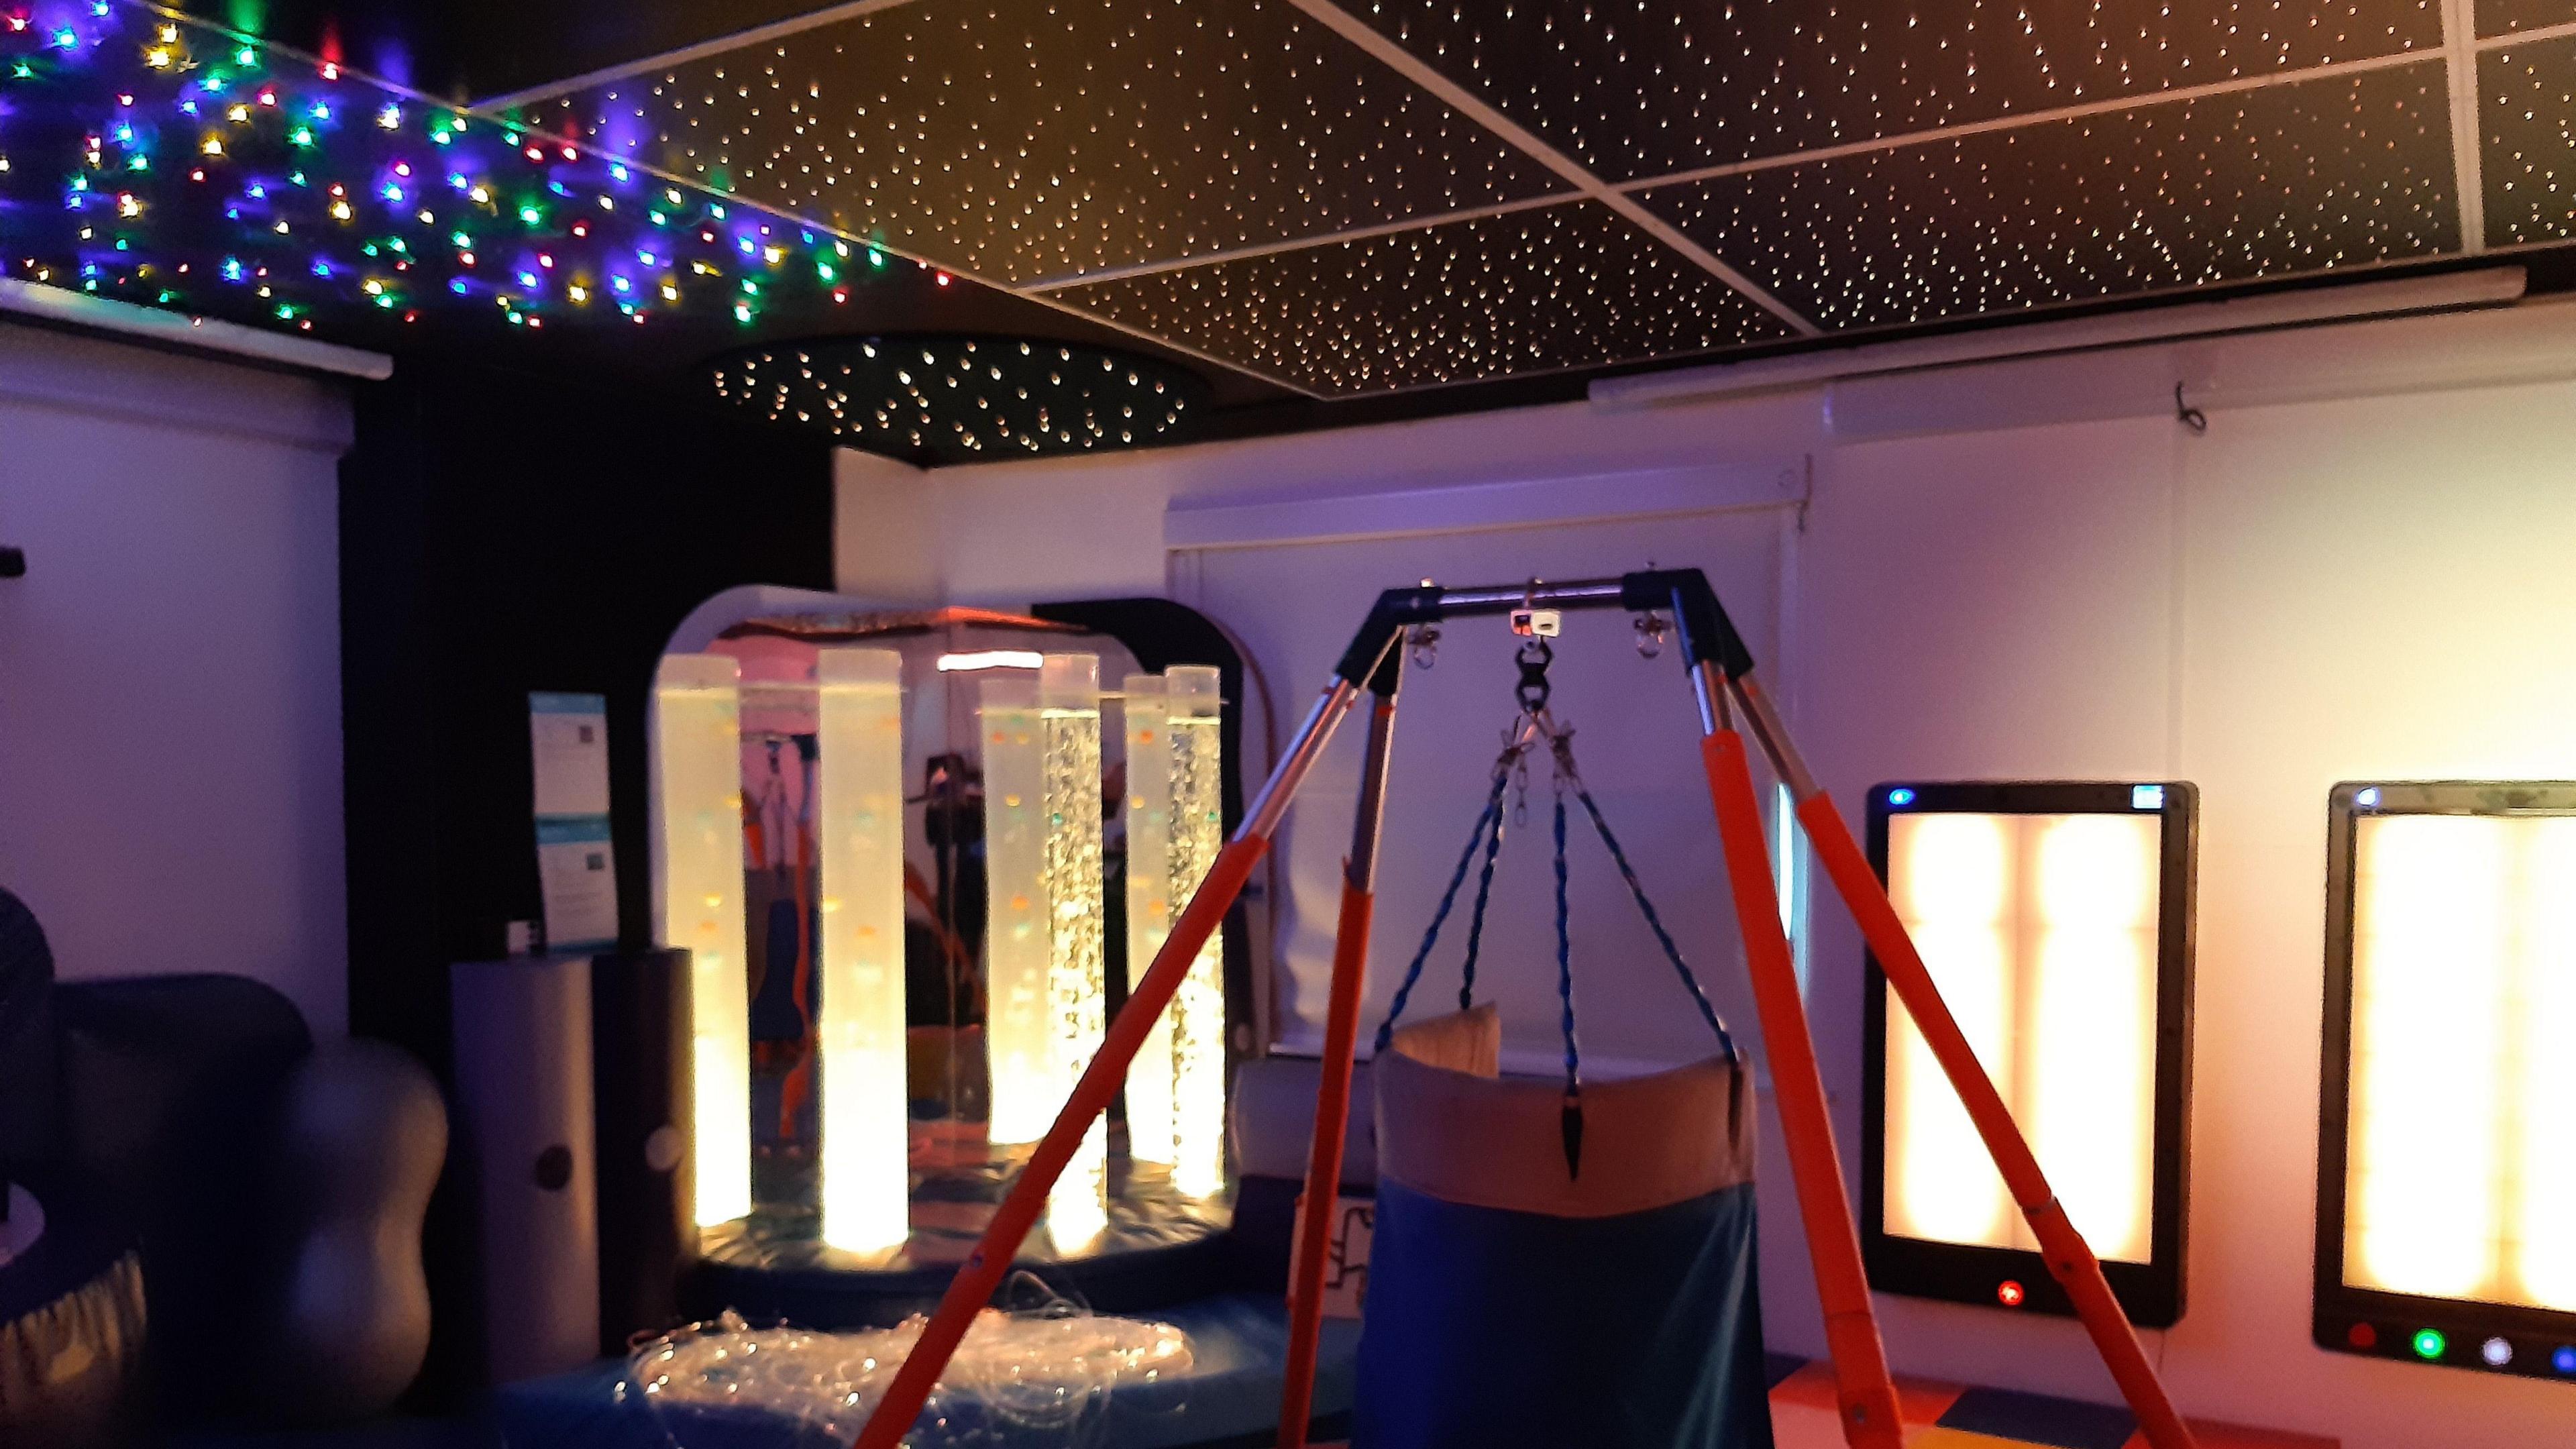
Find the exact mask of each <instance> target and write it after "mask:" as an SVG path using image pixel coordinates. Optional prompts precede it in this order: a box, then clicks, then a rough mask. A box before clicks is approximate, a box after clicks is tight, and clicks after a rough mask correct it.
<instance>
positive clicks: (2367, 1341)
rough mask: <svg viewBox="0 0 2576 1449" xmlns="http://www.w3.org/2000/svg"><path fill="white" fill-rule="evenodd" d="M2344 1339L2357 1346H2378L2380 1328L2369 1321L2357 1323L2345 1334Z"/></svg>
mask: <svg viewBox="0 0 2576 1449" xmlns="http://www.w3.org/2000/svg"><path fill="white" fill-rule="evenodd" d="M2344 1340H2345V1341H2346V1342H2348V1343H2350V1344H2351V1345H2352V1346H2353V1347H2355V1348H2376V1347H2378V1346H2379V1330H2378V1329H2376V1328H2373V1327H2371V1326H2370V1325H2369V1324H2367V1323H2356V1324H2354V1325H2353V1326H2352V1328H2351V1330H2350V1331H2349V1332H2347V1333H2345V1334H2344Z"/></svg>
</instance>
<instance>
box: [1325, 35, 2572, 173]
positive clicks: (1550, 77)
mask: <svg viewBox="0 0 2576 1449" xmlns="http://www.w3.org/2000/svg"><path fill="white" fill-rule="evenodd" d="M2517 3H2530V0H2517ZM2562 3H2563V0H2562ZM1351 9H1352V11H1353V12H1354V13H1355V14H1358V15H1360V16H1362V17H1363V18H1365V19H1366V20H1367V21H1368V23H1369V24H1370V25H1372V26H1374V27H1376V28H1377V29H1378V30H1379V31H1380V32H1381V33H1383V34H1385V35H1386V36H1388V37H1389V38H1391V39H1393V40H1395V41H1397V42H1398V43H1400V44H1402V45H1403V46H1404V47H1405V48H1406V49H1407V50H1408V51H1410V52H1412V53H1413V54H1414V55H1416V56H1418V57H1420V58H1421V59H1422V60H1423V61H1425V62H1427V63H1428V64H1430V65H1432V66H1433V67H1435V68H1437V69H1438V70H1439V71H1440V72H1441V73H1442V74H1443V75H1445V76H1447V77H1448V78H1449V79H1450V80H1452V81H1455V82H1457V83H1458V84H1460V85H1462V86H1465V87H1467V88H1468V89H1470V90H1473V91H1475V92H1476V93H1477V94H1479V95H1481V96H1483V97H1484V98H1485V99H1486V100H1487V101H1489V102H1491V103H1492V104H1493V105H1495V106H1496V107H1498V108H1500V109H1501V110H1502V111H1504V112H1505V113H1506V114H1508V115H1510V116H1511V117H1512V119H1514V120H1516V121H1518V122H1520V123H1521V124H1523V125H1525V126H1528V127H1529V128H1530V129H1531V130H1533V131H1535V132H1537V133H1538V134H1539V135H1541V136H1543V137H1545V138H1546V139H1547V140H1548V141H1549V142H1550V143H1551V144H1553V145H1555V146H1556V147H1557V148H1558V149H1559V150H1562V151H1564V152H1565V153H1566V154H1568V155H1570V156H1572V157H1574V158H1575V159H1576V160H1578V161H1580V162H1582V163H1583V164H1584V165H1585V166H1586V167H1588V168H1590V169H1591V170H1592V171H1593V172H1594V173H1596V174H1598V175H1600V176H1602V177H1604V178H1605V179H1608V180H1611V181H1614V182H1627V181H1636V180H1642V179H1644V178H1646V177H1652V176H1668V175H1671V174H1673V173H1675V172H1683V171H1689V170H1692V169H1694V168H1697V167H1703V166H1712V165H1722V164H1725V163H1728V162H1735V161H1744V160H1749V159H1752V158H1755V157H1761V156H1774V155H1780V154H1783V153H1786V152H1792V151H1804V150H1813V149H1817V148H1820V147H1828V146H1844V145H1850V144H1853V143H1855V142H1866V141H1874V140H1883V139H1886V138H1888V137H1892V136H1901V135H1907V134H1911V133H1915V132H1921V131H1929V130H1933V129H1935V128H1938V127H1943V126H1956V125H1961V124H1965V123H1969V122H1975V121H1985V120H1991V119H1994V118H1996V117H2002V116H2014V115H2022V114H2027V113H2030V112H2033V111H2041V110H2049V109H2054V108H2057V107H2062V106H2073V105H2082V104H2085V103H2088V102H2099V101H2104V100H2117V99H2119V98H2122V97H2127V96H2137V95H2145V94H2150V93H2153V92H2156V91H2164V90H2174V89H2178V88H2185V87H2194V86H2203V85H2209V84H2212V83H2214V82H2223V81H2231V80H2237V79H2241V78H2245V77H2249V76H2268V75H2276V74H2280V73H2283V72H2287V71H2292V70H2297V69H2302V68H2305V67H2310V66H2319V65H2332V64H2338V63H2342V62H2347V61H2355V60H2366V59H2370V58H2373V57H2377V56H2385V55H2392V54H2400V53H2404V52H2407V51H2414V50H2427V49H2431V50H2438V49H2439V48H2440V47H2441V44H2442V7H2441V4H2440V0H2322V3H2314V4H2310V3H2298V0H2217V3H2208V4H2186V5H2177V4H2173V3H2171V0H2048V3H2033V0H1958V3H1939V0H1908V3H1886V0H1839V3H1832V4H1820V3H1816V0H1679V3H1677V0H1491V3H1479V4H1459V3H1457V0H1369V3H1357V0H1354V3H1352V4H1351Z"/></svg>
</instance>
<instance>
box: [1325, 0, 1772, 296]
mask: <svg viewBox="0 0 2576 1449" xmlns="http://www.w3.org/2000/svg"><path fill="white" fill-rule="evenodd" d="M1289 3H1290V4H1292V5H1294V6H1296V7H1297V8H1298V9H1299V10H1302V11H1304V12H1305V13H1306V14H1307V15H1309V16H1311V17H1313V18H1314V19H1315V20H1316V21H1317V22H1319V23H1321V24H1322V25H1324V26H1326V27H1328V28H1329V29H1331V30H1332V31H1333V32H1334V33H1335V34H1337V35H1339V36H1341V37H1342V38H1343V39H1344V40H1347V41H1349V42H1350V43H1351V44H1353V45H1356V46H1358V47H1359V48H1360V49H1362V50H1365V51H1367V52H1368V53H1369V54H1370V55H1372V56H1374V57H1376V58H1377V59H1378V61H1379V62H1380V63H1382V64H1384V65H1385V66H1386V67H1387V68H1388V69H1390V70H1392V71H1394V72H1396V73H1397V74H1398V75H1401V76H1403V77H1404V78H1405V79H1406V80H1409V81H1411V82H1413V83H1414V84H1415V85H1417V86H1420V87H1422V89H1424V90H1426V91H1428V92H1430V93H1431V94H1432V95H1434V96H1437V97H1439V98H1440V99H1441V100H1442V101H1444V102H1446V103H1447V104H1448V105H1449V107H1450V109H1452V110H1455V111H1456V112H1458V113H1459V114H1460V115H1462V116H1465V117H1466V118H1467V119H1469V120H1471V121H1474V122H1475V123H1476V124H1477V125H1480V126H1482V127H1484V128H1485V129H1486V130H1488V131H1491V132H1493V133H1494V134H1495V135H1496V136H1499V137H1501V138H1502V139H1503V140H1504V141H1505V142H1506V143H1508V144H1510V145H1511V146H1512V147H1513V148H1514V149H1516V150H1519V151H1521V152H1522V153H1523V154H1525V155H1527V156H1529V157H1530V158H1531V159H1533V160H1535V161H1537V162H1538V163H1539V164H1540V165H1542V166H1545V167H1546V168H1547V169H1548V170H1550V171H1553V172H1555V173H1556V174H1557V175H1559V176H1562V177H1564V178H1565V179H1566V180H1567V181H1569V182H1572V183H1573V184H1574V187H1575V189H1576V190H1578V191H1581V192H1582V193H1583V194H1584V195H1586V196H1589V197H1591V198H1592V199H1593V200H1595V201H1598V202H1600V203H1601V204H1602V205H1604V206H1607V207H1609V208H1610V209H1611V210H1612V211H1615V212H1617V213H1619V214H1620V215H1621V216H1623V217H1626V218H1627V219H1628V220H1629V221H1631V222H1634V223H1636V225H1637V226H1638V227H1640V228H1641V229H1643V230H1644V231H1645V232H1646V233H1647V234H1648V235H1650V236H1652V237H1654V238H1655V239H1656V240H1657V241H1660V242H1662V243H1663V244H1664V245H1666V246H1668V247H1671V248H1672V249H1673V250H1674V251H1677V252H1680V253H1681V254H1682V255H1683V256H1686V257H1688V258H1690V259H1691V261H1692V262H1694V263H1696V264H1697V265H1698V266H1699V267H1700V268H1701V269H1702V270H1704V271H1706V272H1708V273H1709V274H1710V275H1712V276H1714V277H1716V278H1717V279H1718V280H1720V281H1722V282H1724V283H1726V284H1727V285H1728V286H1730V287H1733V288H1734V289H1735V290H1736V291H1737V292H1739V293H1741V294H1743V296H1744V298H1745V300H1747V301H1749V302H1751V303H1753V304H1754V305H1755V306H1757V307H1760V308H1761V309H1762V310H1763V311H1765V312H1768V313H1770V314H1771V315H1772V316H1774V317H1777V318H1779V319H1780V320H1781V321H1782V322H1784V323H1786V324H1788V326H1789V328H1790V330H1791V331H1794V332H1796V333H1797V334H1798V335H1799V336H1801V337H1816V336H1821V335H1822V334H1823V329H1822V328H1820V327H1818V326H1817V325H1816V324H1815V323H1813V322H1810V321H1808V320H1807V318H1806V317H1805V316H1803V315H1801V314H1800V313H1799V312H1798V311H1797V310H1796V309H1795V308H1793V307H1791V306H1790V305H1789V304H1788V303H1786V302H1783V301H1781V300H1780V299H1779V298H1777V297H1774V296H1772V295H1771V294H1770V293H1769V292H1768V291H1765V290H1764V289H1763V288H1762V287H1761V286H1760V285H1759V284H1757V283H1756V282H1755V281H1754V280H1753V279H1752V278H1750V277H1748V276H1746V275H1744V274H1743V273H1742V272H1739V271H1737V270H1736V269H1735V268H1733V267H1730V266H1728V265H1727V264H1726V263H1725V262H1723V261H1720V260H1719V259H1718V258H1717V256H1716V255H1715V254H1714V253H1712V252H1710V251H1709V250H1708V249H1707V248H1706V247H1703V246H1701V245H1700V244H1699V243H1697V242H1695V241H1692V240H1691V239H1690V238H1689V237H1687V236H1684V235H1683V234H1682V230H1681V228H1679V227H1677V226H1675V225H1673V224H1672V223H1671V222H1669V221H1666V220H1664V219H1663V218H1662V217H1660V216H1657V215H1656V214H1655V213H1653V212H1651V211H1648V210H1647V209H1646V208H1645V205H1644V204H1643V203H1641V202H1639V201H1638V200H1637V199H1636V198H1635V197H1633V196H1630V195H1628V194H1627V193H1626V192H1623V191H1621V190H1619V189H1618V188H1617V187H1614V186H1612V185H1611V184H1610V183H1609V182H1607V181H1604V180H1602V179H1601V178H1600V177H1598V176H1595V175H1594V174H1592V171H1591V168H1589V167H1587V166H1584V165H1583V164H1582V163H1581V162H1578V161H1576V160H1575V159H1574V158H1573V157H1571V156H1568V155H1566V154H1565V153H1564V152H1562V151H1559V150H1557V149H1556V148H1555V147H1554V146H1551V145H1549V144H1548V143H1547V142H1545V141H1542V140H1540V139H1539V138H1538V135H1537V133H1535V132H1533V131H1531V130H1529V129H1528V128H1527V127H1525V126H1523V125H1521V124H1520V123H1519V122H1517V121H1515V120H1513V119H1512V118H1511V117H1509V116H1506V115H1504V114H1503V113H1502V112H1501V111H1499V110H1496V109H1495V108H1494V107H1493V106H1492V105H1490V104H1488V103H1487V102H1486V101H1485V99H1484V98H1483V97H1481V96H1479V95H1477V94H1476V93H1475V92H1473V91H1471V90H1468V89H1467V88H1466V87H1464V86H1462V85H1459V84H1458V83H1456V82H1455V81H1452V80H1450V79H1449V78H1448V77H1447V76H1445V75H1442V74H1441V73H1440V72H1439V71H1437V70H1435V69H1433V68H1432V67H1430V66H1429V65H1426V64H1424V63H1423V61H1422V60H1421V58H1420V57H1418V56H1416V55H1414V53H1413V52H1411V51H1409V50H1406V49H1405V48H1404V47H1403V46H1401V45H1398V44H1396V43H1395V42H1394V41H1392V40H1389V39H1387V38H1386V37H1385V36H1384V35H1381V34H1379V33H1378V32H1377V30H1376V29H1375V28H1374V27H1372V26H1370V25H1369V24H1368V22H1366V21H1364V20H1361V19H1359V18H1358V17H1357V16H1354V15H1352V14H1351V13H1349V12H1348V11H1346V10H1344V9H1342V8H1341V7H1340V6H1338V5H1335V4H1333V3H1332V0H1289Z"/></svg>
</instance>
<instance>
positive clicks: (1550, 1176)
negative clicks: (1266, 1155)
mask: <svg viewBox="0 0 2576 1449" xmlns="http://www.w3.org/2000/svg"><path fill="white" fill-rule="evenodd" d="M1501 1044H1502V1029H1501V1025H1500V1022H1499V1019H1498V1018H1497V1017H1496V1015H1495V1012H1494V1008H1493V1007H1492V1006H1490V1005H1486V1006H1479V1007H1476V1008H1474V1009H1473V1010H1469V1011H1463V1012H1459V1013H1457V1014H1455V1015H1451V1016H1445V1017H1440V1018H1436V1019H1434V1020H1430V1021H1425V1022H1421V1023H1419V1024H1417V1025H1413V1026H1408V1027H1404V1028H1402V1029H1400V1030H1398V1031H1397V1032H1396V1033H1395V1034H1394V1035H1393V1037H1392V1038H1391V1039H1390V1042H1389V1047H1388V1049H1387V1050H1385V1051H1382V1052H1380V1053H1379V1055H1378V1057H1377V1059H1376V1062H1375V1064H1374V1066H1373V1067H1372V1073H1373V1075H1374V1076H1375V1078H1376V1084H1377V1131H1378V1199H1377V1217H1376V1224H1375V1231H1374V1237H1373V1240H1372V1244H1371V1249H1370V1263H1369V1288H1368V1303H1367V1311H1366V1315H1365V1318H1364V1321H1363V1324H1362V1327H1361V1336H1360V1345H1359V1358H1358V1382H1357V1387H1356V1399H1355V1402H1354V1406H1353V1411H1352V1435H1351V1444H1352V1449H1453V1446H1454V1449H1515V1446H1529V1449H1570V1446H1583V1449H1770V1445H1771V1419H1770V1407H1769V1402H1768V1398H1767V1395H1766V1392H1765V1388H1766V1385H1765V1375H1764V1363H1763V1354H1762V1322H1761V1304H1760V1295H1759V1293H1758V1292H1757V1291H1756V1282H1755V1275H1754V1241H1755V1238H1754V1203H1753V1154H1754V1142H1753V1121H1754V1103H1753V1084H1752V1078H1751V1075H1750V1073H1749V1071H1748V1070H1747V1069H1746V1068H1745V1067H1744V1066H1743V1065H1742V1064H1741V1062H1739V1061H1737V1060H1735V1059H1732V1058H1730V1057H1726V1056H1719V1057H1712V1058H1710V1059H1708V1060H1706V1061H1700V1062H1693V1063H1690V1064H1688V1065H1686V1066H1681V1067H1676V1068H1673V1069H1671V1070H1669V1071H1664V1072H1658V1073H1655V1074H1653V1075H1651V1076H1644V1077H1635V1078H1629V1079H1625V1080H1619V1081H1602V1082H1588V1083H1586V1084H1584V1088H1583V1115H1584V1120H1585V1132H1584V1147H1583V1159H1582V1170H1581V1172H1580V1173H1579V1174H1575V1175H1570V1174H1569V1173H1568V1172H1567V1170H1566V1161H1565V1153H1564V1148H1563V1142H1562V1139H1561V1136H1560V1126H1559V1113H1560V1111H1561V1109H1562V1105H1563V1100H1564V1089H1563V1087H1562V1085H1561V1084H1559V1083H1556V1082H1553V1081H1538V1080H1528V1079H1515V1078H1507V1077H1504V1076H1502V1075H1501V1074H1500V1072H1499V1070H1498V1067H1499V1060H1498V1059H1499V1055H1500V1049H1501Z"/></svg>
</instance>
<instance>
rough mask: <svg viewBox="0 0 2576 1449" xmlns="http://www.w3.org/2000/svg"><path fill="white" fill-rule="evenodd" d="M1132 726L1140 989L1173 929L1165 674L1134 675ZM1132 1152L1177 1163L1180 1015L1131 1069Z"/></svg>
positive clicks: (1134, 965) (1148, 1041) (1132, 882)
mask: <svg viewBox="0 0 2576 1449" xmlns="http://www.w3.org/2000/svg"><path fill="white" fill-rule="evenodd" d="M1120 693H1121V694H1122V695H1123V696H1124V697H1125V708H1124V714H1125V719H1126V729H1127V984H1128V988H1129V989H1130V990H1133V989H1134V988H1135V984H1136V982H1137V980H1138V978H1140V977H1142V976H1143V975H1144V974H1145V968H1146V967H1148V966H1151V965H1152V964H1154V953H1155V952H1156V951H1159V950H1161V949H1162V947H1163V937H1164V936H1166V935H1168V934H1170V932H1171V929H1172V866H1171V854H1172V834H1171V829H1172V747H1171V736H1170V732H1169V731H1168V730H1167V729H1166V728H1165V713H1166V711H1165V706H1164V691H1163V677H1162V676H1161V675H1159V674H1130V675H1128V676H1127V678H1126V681H1125V684H1124V686H1123V687H1122V688H1121V690H1120ZM1127 1155H1128V1156H1129V1157H1130V1158H1133V1159H1135V1160H1137V1161H1139V1162H1159V1163H1163V1164H1165V1165H1166V1166H1168V1165H1170V1163H1171V1161H1172V1016H1171V1013H1170V1012H1168V1011H1167V1012H1165V1013H1163V1014H1162V1015H1161V1016H1159V1017H1157V1018H1155V1020H1154V1028H1153V1030H1152V1031H1151V1032H1150V1033H1148V1034H1147V1035H1146V1037H1145V1044H1144V1046H1143V1047H1141V1048H1139V1049H1138V1050H1137V1053H1136V1060H1135V1062H1134V1063H1133V1064H1132V1065H1130V1066H1129V1067H1128V1068H1127Z"/></svg>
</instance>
